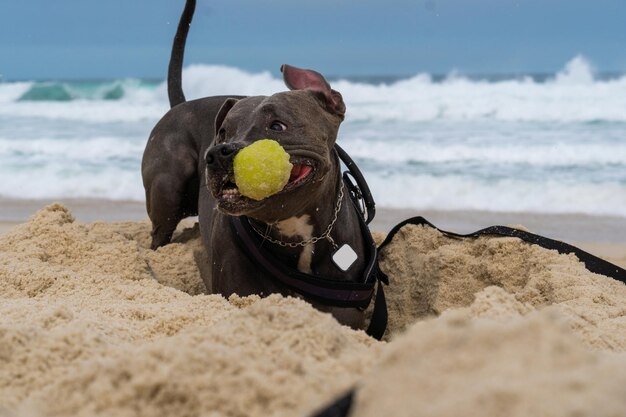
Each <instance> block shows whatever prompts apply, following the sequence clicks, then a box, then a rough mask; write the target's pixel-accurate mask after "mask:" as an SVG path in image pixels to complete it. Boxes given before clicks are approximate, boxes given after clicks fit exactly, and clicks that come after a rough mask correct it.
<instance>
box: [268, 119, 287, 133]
mask: <svg viewBox="0 0 626 417" xmlns="http://www.w3.org/2000/svg"><path fill="white" fill-rule="evenodd" d="M270 129H272V130H276V131H278V132H282V131H283V130H287V126H285V124H284V123H281V122H279V121H277V120H276V121H273V122H272V124H271V125H270Z"/></svg>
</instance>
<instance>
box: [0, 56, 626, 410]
mask: <svg viewBox="0 0 626 417" xmlns="http://www.w3.org/2000/svg"><path fill="white" fill-rule="evenodd" d="M183 78H184V80H185V82H186V86H185V94H186V97H187V98H188V99H193V98H197V97H204V96H212V95H222V94H232V93H233V92H237V93H238V94H244V95H259V94H273V93H275V92H277V91H283V90H284V89H285V86H284V83H283V81H282V80H280V79H279V77H278V75H277V74H273V73H270V72H256V73H254V72H249V71H246V70H242V69H240V68H237V67H228V66H221V65H206V64H198V65H190V66H188V67H186V68H185V71H184V77H183ZM330 81H331V84H332V87H333V88H334V89H336V90H337V91H340V92H341V94H342V95H343V97H344V98H345V104H346V106H347V109H348V110H347V113H346V119H345V121H344V122H343V124H342V126H341V129H340V133H339V137H338V143H339V144H340V145H341V146H342V147H343V148H344V149H345V150H346V151H347V152H348V153H349V154H350V155H351V157H352V158H354V160H355V162H356V163H357V164H358V166H359V168H360V169H361V170H362V172H363V174H364V176H365V178H366V179H367V181H368V184H369V186H370V188H371V191H372V194H373V196H374V198H375V200H376V202H377V210H376V211H377V213H376V217H375V219H374V221H373V222H372V224H371V225H370V227H371V230H372V231H373V232H374V235H375V239H377V240H378V241H381V240H382V239H383V238H384V236H385V234H386V233H387V232H388V231H389V230H390V229H391V228H392V227H393V226H394V225H396V224H397V223H399V222H401V221H402V220H405V219H407V218H409V217H413V216H418V215H419V216H423V217H425V218H426V219H427V220H429V221H430V222H431V223H433V224H435V225H436V226H438V227H439V228H441V229H442V230H447V231H450V232H455V233H462V234H466V233H470V232H474V231H476V230H479V229H482V228H485V227H488V226H492V225H498V224H499V225H507V226H512V227H515V228H521V229H524V230H528V231H530V232H533V233H536V234H539V235H543V236H546V237H549V238H552V239H556V240H562V241H565V242H567V243H570V244H573V245H575V246H579V247H580V248H582V249H583V250H586V251H588V252H590V253H592V254H594V255H597V256H599V257H601V258H604V259H606V260H608V261H610V262H613V263H614V264H616V265H619V266H621V267H626V212H625V211H624V207H626V162H625V161H626V142H624V140H623V132H624V129H625V127H626V117H625V114H626V113H624V111H623V108H624V103H623V100H624V97H626V75H624V74H622V73H619V74H614V75H610V76H603V77H596V75H595V74H594V72H593V68H592V65H591V63H590V62H588V61H587V60H585V59H584V58H583V57H580V56H578V57H574V58H572V59H571V60H570V61H569V62H567V63H566V64H565V65H564V67H563V68H562V69H561V70H559V71H558V72H555V73H551V74H549V75H547V76H543V77H535V76H533V75H532V74H510V75H506V76H497V77H490V76H485V77H473V78H472V77H465V76H463V75H459V74H456V73H452V74H449V75H446V76H437V77H435V76H433V75H432V74H428V73H416V74H412V75H410V76H407V77H400V76H391V77H387V76H385V77H384V78H383V79H382V80H378V81H376V80H370V81H367V80H363V79H357V78H349V77H348V78H337V79H332V80H330ZM166 90H167V86H166V83H165V82H164V81H163V80H162V79H161V80H149V79H125V78H119V79H106V80H104V79H103V80H92V81H88V82H87V81H81V80H77V81H16V82H11V81H9V82H5V83H0V104H1V105H0V177H1V178H3V179H4V181H0V196H1V197H0V417H5V416H6V417H18V416H19V417H22V416H25V417H26V416H28V417H48V416H50V417H53V416H54V417H65V416H68V417H69V416H72V417H75V416H78V417H82V416H84V417H93V416H111V415H115V416H118V415H119V416H142V417H144V416H146V417H152V416H154V417H157V416H170V415H177V416H178V415H180V416H190V417H191V416H194V417H195V416H211V417H218V416H219V417H221V416H229V417H231V416H232V417H266V416H277V417H278V416H281V417H282V416H285V417H291V416H312V415H314V413H315V412H316V410H320V409H323V408H324V407H326V406H327V405H328V404H329V403H331V402H333V401H335V400H336V399H337V398H339V397H341V396H343V395H345V394H346V392H348V391H353V392H354V404H353V410H352V413H351V414H350V416H353V417H354V416H359V417H360V416H381V415H393V416H407V417H409V416H415V415H424V416H440V417H444V416H459V415H464V416H480V417H499V416H507V417H508V416H524V417H526V416H531V415H550V416H563V417H566V416H581V415H582V416H586V415H594V416H598V417H605V416H606V417H615V416H621V415H623V414H624V410H626V388H625V387H626V309H625V308H624V306H625V305H626V285H625V284H624V283H623V282H620V281H618V280H615V279H613V278H610V277H607V276H603V275H598V274H595V273H592V272H590V271H589V270H588V269H587V268H586V267H585V265H584V264H583V263H581V262H580V261H579V260H578V259H577V258H576V257H575V256H574V255H573V254H559V253H557V252H555V251H551V250H546V249H543V248H541V247H538V246H536V245H531V244H528V243H525V242H522V241H520V240H519V239H516V238H507V237H491V236H489V237H481V238H452V237H450V236H446V235H444V234H441V233H440V232H438V231H437V230H435V229H432V228H429V227H421V226H419V227H418V226H411V225H408V226H406V227H404V228H402V229H401V230H400V231H399V232H398V233H397V234H396V235H395V237H394V239H393V240H392V241H391V243H390V244H389V245H388V246H386V247H385V248H384V249H383V250H382V251H381V252H380V256H379V259H380V268H381V270H382V271H383V272H384V273H385V274H386V275H387V276H388V277H389V281H390V282H389V285H387V286H385V287H384V290H385V294H386V300H387V306H388V311H389V322H388V328H387V332H386V333H385V335H384V338H383V340H382V341H377V340H374V339H372V338H371V337H369V336H367V335H366V333H365V332H364V331H362V330H354V329H350V328H347V327H344V326H341V325H340V324H339V323H338V322H337V321H336V320H335V319H334V318H333V317H332V316H330V315H328V314H324V313H321V312H319V311H317V310H315V309H314V308H313V307H312V306H311V305H310V304H308V303H307V302H305V301H304V300H302V299H300V298H294V297H283V296H280V295H277V294H273V295H269V296H267V297H264V298H261V297H259V296H251V297H238V296H232V297H229V298H228V299H226V298H224V297H222V296H221V295H218V294H209V293H208V291H207V284H206V282H209V280H210V277H208V276H207V275H206V271H207V266H208V264H207V262H208V261H207V258H206V249H205V248H204V247H203V245H202V243H201V239H200V236H199V228H198V227H197V224H196V219H194V218H190V219H187V220H185V221H184V222H182V223H181V225H180V226H179V228H178V230H177V232H176V233H175V235H174V238H173V241H172V243H171V244H168V245H166V246H164V247H161V248H159V249H158V250H156V251H154V250H151V249H150V230H151V225H150V222H149V221H148V218H147V214H146V210H145V206H144V203H143V198H144V189H143V185H142V179H141V160H142V153H143V150H144V148H145V146H146V141H147V140H148V137H149V135H150V131H151V129H152V128H153V126H154V124H155V123H156V122H157V121H158V120H159V118H160V117H161V116H162V115H163V114H164V113H165V112H166V111H167V109H168V108H169V107H168V99H167V94H166ZM337 227H341V225H337ZM616 271H617V270H616ZM209 284H210V282H209ZM370 313H371V311H370V310H367V311H366V316H368V315H369V314H370Z"/></svg>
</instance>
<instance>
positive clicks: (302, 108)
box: [204, 65, 346, 221]
mask: <svg viewBox="0 0 626 417" xmlns="http://www.w3.org/2000/svg"><path fill="white" fill-rule="evenodd" d="M281 71H282V72H283V78H284V80H285V84H286V85H287V87H289V89H290V90H291V91H287V92H281V93H277V94H274V95H272V96H269V97H265V96H255V97H247V98H243V99H239V100H237V99H232V98H231V99H227V100H226V101H225V102H224V104H223V106H222V108H221V109H220V110H219V112H218V114H217V116H216V118H215V139H214V141H213V144H212V146H211V147H209V149H208V150H207V152H206V154H205V155H204V156H205V161H206V162H207V169H206V176H207V187H208V189H209V191H210V192H211V194H212V195H213V197H215V198H216V200H217V203H218V209H219V210H221V211H222V212H223V213H226V214H229V215H235V216H237V215H247V216H250V217H253V218H257V219H259V220H262V221H277V220H281V219H282V218H287V217H291V216H293V215H296V214H298V213H300V212H301V210H302V209H303V208H304V207H306V206H307V205H308V203H310V201H311V199H312V198H319V197H320V189H321V188H324V187H321V186H320V185H321V184H320V183H323V182H324V181H325V180H327V179H328V178H331V177H332V178H331V180H330V181H331V182H332V184H333V187H334V184H335V182H336V177H335V173H336V170H337V169H338V166H337V162H336V158H334V156H333V155H332V152H333V146H334V144H335V140H336V138H337V131H338V129H339V125H340V124H341V122H342V121H343V118H344V114H345V110H346V107H345V105H344V103H343V99H342V97H341V94H339V93H338V92H337V91H335V90H332V89H331V88H330V85H329V84H328V82H327V81H326V80H325V79H324V77H323V76H322V75H321V74H319V73H317V72H315V71H311V70H303V69H299V68H295V67H291V66H289V65H283V66H282V67H281ZM260 139H273V140H275V141H277V142H278V143H280V144H281V145H282V147H283V148H284V149H285V151H287V153H288V154H289V156H290V162H291V163H292V164H293V169H292V171H291V177H290V178H289V182H288V183H287V185H286V186H285V187H284V189H283V190H282V191H280V192H278V193H276V194H274V195H272V196H270V197H267V198H265V199H263V200H260V201H256V200H252V199H250V198H247V197H244V196H242V195H241V194H239V193H238V192H237V186H236V185H235V183H234V174H233V160H234V157H235V155H236V154H237V152H239V150H241V149H243V148H244V147H246V146H248V145H250V144H251V143H252V142H255V141H257V140H260Z"/></svg>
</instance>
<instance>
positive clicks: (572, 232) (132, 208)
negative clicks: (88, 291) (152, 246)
mask: <svg viewBox="0 0 626 417" xmlns="http://www.w3.org/2000/svg"><path fill="white" fill-rule="evenodd" d="M53 202H59V203H61V204H63V205H65V206H66V207H68V209H69V210H70V211H71V212H72V214H73V215H74V217H75V218H76V219H77V220H78V221H80V222H85V223H90V222H94V221H104V222H115V221H142V220H148V216H147V213H146V208H145V204H144V202H140V201H114V200H105V199H85V198H80V199H72V198H70V199H45V200H43V199H42V200H16V199H5V198H0V208H1V209H0V235H2V234H4V233H5V232H7V231H8V230H10V229H11V228H13V227H14V226H15V225H17V224H20V223H24V222H26V221H27V220H28V219H29V218H30V217H31V216H32V215H33V214H34V213H35V212H36V211H38V210H40V209H42V208H43V207H45V206H46V205H48V204H51V203H53ZM418 215H420V216H423V217H424V218H426V219H427V220H429V221H430V222H431V223H433V224H434V225H436V226H437V227H439V228H441V229H443V230H449V231H451V232H456V233H470V232H474V231H476V230H479V229H482V228H484V227H488V226H492V225H496V224H500V225H509V226H511V225H521V226H524V227H525V228H526V229H528V230H529V231H530V232H532V233H537V234H540V235H544V236H546V237H549V238H552V239H557V240H562V241H565V242H568V243H571V244H573V245H575V246H578V247H580V248H581V249H583V250H586V251H589V252H591V253H593V254H596V255H599V256H601V257H604V258H606V259H607V260H609V261H611V262H614V263H616V264H617V265H620V266H622V267H626V218H622V217H612V216H590V215H585V214H546V213H509V212H489V211H477V210H451V211H443V210H422V211H420V210H417V209H397V208H388V207H377V209H376V217H375V219H374V221H373V222H372V223H371V224H370V229H371V230H372V231H381V232H388V231H389V230H390V229H391V228H392V227H393V226H395V225H396V224H397V223H399V222H400V221H402V220H404V219H407V218H410V217H414V216H418Z"/></svg>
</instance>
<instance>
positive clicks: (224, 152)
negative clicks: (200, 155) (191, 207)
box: [205, 143, 238, 167]
mask: <svg viewBox="0 0 626 417" xmlns="http://www.w3.org/2000/svg"><path fill="white" fill-rule="evenodd" d="M237 149H238V147H236V146H234V145H232V144H230V143H223V144H221V145H215V146H213V147H211V148H210V149H209V150H208V151H207V153H206V158H205V160H206V164H207V165H208V166H216V165H223V166H224V167H226V166H227V162H229V161H230V160H231V159H232V158H233V156H234V155H235V152H236V151H237Z"/></svg>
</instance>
